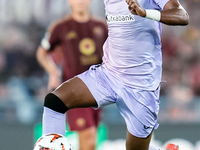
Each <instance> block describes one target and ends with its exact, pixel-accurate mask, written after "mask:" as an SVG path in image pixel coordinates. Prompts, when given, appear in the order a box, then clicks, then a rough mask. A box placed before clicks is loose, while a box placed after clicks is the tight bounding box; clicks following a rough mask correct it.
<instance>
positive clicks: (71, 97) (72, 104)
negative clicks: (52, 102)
mask: <svg viewBox="0 0 200 150" xmlns="http://www.w3.org/2000/svg"><path fill="white" fill-rule="evenodd" d="M53 93H54V94H55V95H56V96H58V97H59V98H60V99H61V100H62V101H63V102H64V103H65V105H66V106H67V107H68V108H69V109H71V108H79V107H96V106H97V103H96V101H95V99H94V97H93V96H92V94H91V92H90V91H89V89H88V88H87V86H86V85H85V83H84V82H83V81H82V80H81V79H80V78H78V77H74V78H72V79H70V80H68V81H66V82H64V83H63V84H61V85H60V86H59V87H58V88H57V89H56V90H55V91H54V92H53Z"/></svg>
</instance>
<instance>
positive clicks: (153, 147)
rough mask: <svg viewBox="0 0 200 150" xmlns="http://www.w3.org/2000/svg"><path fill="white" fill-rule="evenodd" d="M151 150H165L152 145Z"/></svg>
mask: <svg viewBox="0 0 200 150" xmlns="http://www.w3.org/2000/svg"><path fill="white" fill-rule="evenodd" d="M149 150H164V149H162V148H160V147H155V146H152V145H150V146H149Z"/></svg>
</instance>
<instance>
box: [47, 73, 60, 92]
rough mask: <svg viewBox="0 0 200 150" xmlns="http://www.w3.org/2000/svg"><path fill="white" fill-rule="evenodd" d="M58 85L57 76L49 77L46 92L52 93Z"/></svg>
mask: <svg viewBox="0 0 200 150" xmlns="http://www.w3.org/2000/svg"><path fill="white" fill-rule="evenodd" d="M60 84H61V81H60V79H59V76H57V75H50V76H49V83H48V87H47V90H48V92H52V91H53V90H55V89H56V88H57V87H58V86H59V85H60Z"/></svg>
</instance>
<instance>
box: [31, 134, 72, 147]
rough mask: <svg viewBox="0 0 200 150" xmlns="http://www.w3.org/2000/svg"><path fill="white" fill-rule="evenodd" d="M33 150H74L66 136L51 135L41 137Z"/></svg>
mask: <svg viewBox="0 0 200 150" xmlns="http://www.w3.org/2000/svg"><path fill="white" fill-rule="evenodd" d="M33 150H73V148H72V146H71V143H70V142H69V140H68V139H67V138H66V137H65V136H63V135H60V134H55V133H50V134H46V135H43V136H42V137H40V138H39V139H38V140H37V142H36V143H35V145H34V149H33Z"/></svg>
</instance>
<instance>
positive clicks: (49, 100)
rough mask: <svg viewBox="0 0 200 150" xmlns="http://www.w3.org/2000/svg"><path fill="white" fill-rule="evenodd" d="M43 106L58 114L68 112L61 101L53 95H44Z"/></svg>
mask: <svg viewBox="0 0 200 150" xmlns="http://www.w3.org/2000/svg"><path fill="white" fill-rule="evenodd" d="M44 106H45V107H47V108H50V109H52V110H54V111H56V112H59V113H65V112H66V111H67V110H68V108H67V106H66V105H65V104H64V103H63V101H62V100H61V99H60V98H59V97H57V96H56V95H55V94H53V93H49V94H47V95H46V97H45V100H44Z"/></svg>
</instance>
